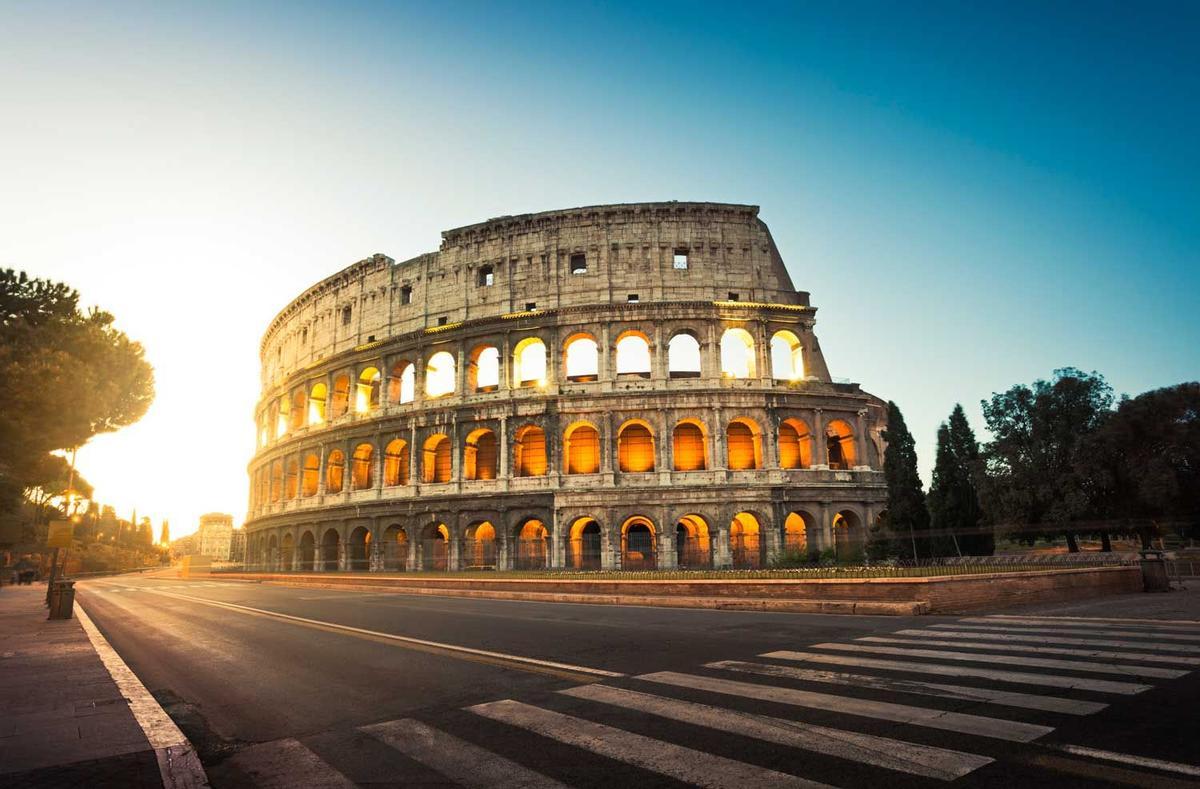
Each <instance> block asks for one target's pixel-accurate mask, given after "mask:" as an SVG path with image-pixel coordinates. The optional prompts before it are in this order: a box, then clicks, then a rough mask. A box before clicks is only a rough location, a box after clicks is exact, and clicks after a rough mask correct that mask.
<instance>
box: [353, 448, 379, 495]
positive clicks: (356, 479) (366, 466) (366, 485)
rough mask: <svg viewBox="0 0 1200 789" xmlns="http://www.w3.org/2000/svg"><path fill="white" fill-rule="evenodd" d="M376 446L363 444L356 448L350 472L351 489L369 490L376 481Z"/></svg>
mask: <svg viewBox="0 0 1200 789" xmlns="http://www.w3.org/2000/svg"><path fill="white" fill-rule="evenodd" d="M374 464H375V446H374V445H373V444H370V443H367V442H363V443H361V444H359V445H358V446H356V447H355V448H354V457H353V465H352V466H351V470H350V487H351V489H353V490H369V489H370V488H371V485H372V483H373V482H374V480H373V479H372V477H373V476H374V473H373V467H374Z"/></svg>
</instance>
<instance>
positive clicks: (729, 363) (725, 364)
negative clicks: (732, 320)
mask: <svg viewBox="0 0 1200 789" xmlns="http://www.w3.org/2000/svg"><path fill="white" fill-rule="evenodd" d="M757 367H758V365H757V363H756V362H755V360H754V338H753V337H751V336H750V332H748V331H746V330H745V329H726V330H725V333H724V334H722V335H721V375H722V376H724V377H726V378H754V377H755V376H756V375H757V374H758V373H757Z"/></svg>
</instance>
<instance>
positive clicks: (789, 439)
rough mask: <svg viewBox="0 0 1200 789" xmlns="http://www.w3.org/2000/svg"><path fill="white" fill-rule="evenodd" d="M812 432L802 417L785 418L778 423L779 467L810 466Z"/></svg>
mask: <svg viewBox="0 0 1200 789" xmlns="http://www.w3.org/2000/svg"><path fill="white" fill-rule="evenodd" d="M812 445H813V441H812V433H810V432H809V430H808V423H807V422H805V421H804V420H803V419H785V420H784V421H783V423H782V424H780V425H779V467H780V468H809V467H811V466H812Z"/></svg>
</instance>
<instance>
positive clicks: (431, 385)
mask: <svg viewBox="0 0 1200 789" xmlns="http://www.w3.org/2000/svg"><path fill="white" fill-rule="evenodd" d="M453 392H454V357H453V356H451V355H450V354H449V353H448V352H447V351H438V352H437V353H435V354H434V355H433V356H430V357H429V362H428V363H427V364H426V365H425V394H426V396H428V397H444V396H445V395H448V394H451V393H453Z"/></svg>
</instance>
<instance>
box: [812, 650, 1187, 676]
mask: <svg viewBox="0 0 1200 789" xmlns="http://www.w3.org/2000/svg"><path fill="white" fill-rule="evenodd" d="M810 649H832V650H836V651H838V652H867V653H870V654H876V655H899V656H900V657H923V658H933V659H935V660H959V661H963V662H966V663H1002V664H1004V665H1006V666H1030V667H1032V668H1057V669H1065V670H1067V671H1087V672H1091V673H1093V674H1119V675H1121V676H1125V677H1155V678H1157V679H1179V678H1180V677H1183V676H1187V674H1188V672H1187V671H1184V670H1182V669H1175V668H1153V667H1150V666H1134V665H1127V664H1120V663H1093V662H1090V661H1087V660H1061V659H1059V658H1031V657H1018V656H1015V655H993V654H990V653H986V652H953V651H950V650H946V649H908V648H906V647H876V646H871V645H869V644H813V645H812V646H811V647H810Z"/></svg>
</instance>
